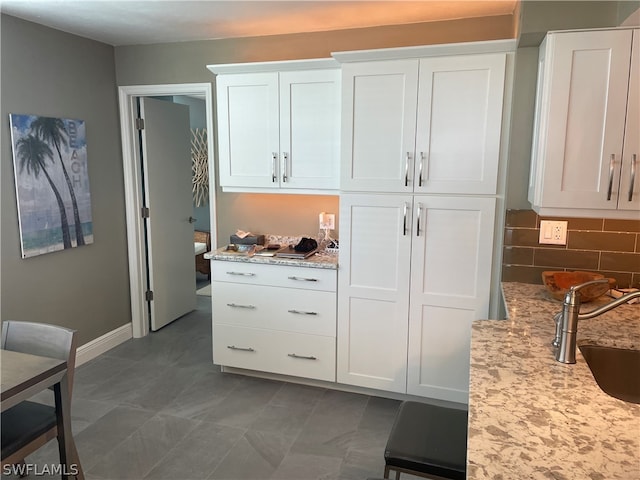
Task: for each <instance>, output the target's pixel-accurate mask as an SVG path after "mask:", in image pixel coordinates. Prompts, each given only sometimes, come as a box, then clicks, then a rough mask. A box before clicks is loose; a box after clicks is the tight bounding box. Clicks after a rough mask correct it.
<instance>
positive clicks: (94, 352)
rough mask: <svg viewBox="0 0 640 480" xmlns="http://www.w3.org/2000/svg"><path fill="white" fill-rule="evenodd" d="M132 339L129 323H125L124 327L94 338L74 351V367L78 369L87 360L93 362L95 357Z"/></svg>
mask: <svg viewBox="0 0 640 480" xmlns="http://www.w3.org/2000/svg"><path fill="white" fill-rule="evenodd" d="M132 337H133V328H132V326H131V324H130V323H127V324H126V325H123V326H121V327H118V328H116V329H115V330H111V331H110V332H107V333H105V334H104V335H102V336H101V337H98V338H95V339H93V340H91V341H90V342H87V343H85V344H84V345H81V346H80V347H78V350H77V351H76V367H79V366H80V365H82V364H83V363H86V362H88V361H89V360H93V359H94V358H96V357H97V356H99V355H102V354H103V353H104V352H107V351H109V350H111V349H112V348H114V347H117V346H118V345H120V344H121V343H123V342H126V341H127V340H129V339H130V338H132Z"/></svg>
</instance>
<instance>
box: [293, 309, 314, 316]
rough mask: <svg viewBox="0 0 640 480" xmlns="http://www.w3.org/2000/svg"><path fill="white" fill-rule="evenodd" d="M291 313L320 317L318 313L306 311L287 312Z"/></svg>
mask: <svg viewBox="0 0 640 480" xmlns="http://www.w3.org/2000/svg"><path fill="white" fill-rule="evenodd" d="M287 312H289V313H296V314H298V315H318V312H305V311H304V310H295V309H292V310H287Z"/></svg>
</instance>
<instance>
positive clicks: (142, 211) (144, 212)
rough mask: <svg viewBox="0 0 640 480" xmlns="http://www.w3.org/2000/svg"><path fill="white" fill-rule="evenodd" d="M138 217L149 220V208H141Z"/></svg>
mask: <svg viewBox="0 0 640 480" xmlns="http://www.w3.org/2000/svg"><path fill="white" fill-rule="evenodd" d="M140 215H142V218H149V207H142V208H141V209H140Z"/></svg>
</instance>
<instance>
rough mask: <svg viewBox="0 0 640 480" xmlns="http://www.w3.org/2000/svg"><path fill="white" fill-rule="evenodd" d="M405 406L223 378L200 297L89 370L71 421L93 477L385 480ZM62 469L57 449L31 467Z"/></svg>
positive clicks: (79, 377)
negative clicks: (391, 440) (394, 430)
mask: <svg viewBox="0 0 640 480" xmlns="http://www.w3.org/2000/svg"><path fill="white" fill-rule="evenodd" d="M398 404H399V402H397V401H395V400H389V399H385V398H378V397H372V396H366V395H359V394H353V393H346V392H340V391H336V390H331V389H324V388H316V387H309V386H302V385H297V384H291V383H285V382H280V381H272V380H264V379H258V378H252V377H245V376H241V375H233V374H228V373H221V372H220V368H219V367H217V366H214V365H213V364H212V360H211V297H206V296H198V310H196V311H194V312H192V313H190V314H188V315H186V316H184V317H182V318H181V319H179V320H177V321H175V322H173V323H171V324H170V325H168V326H166V327H165V328H163V329H162V330H160V331H159V332H155V333H152V334H151V335H149V336H147V337H145V338H142V339H132V340H129V341H127V342H125V343H123V344H122V345H120V346H118V347H116V348H114V349H112V350H110V351H109V352H107V353H105V354H103V355H101V356H100V357H98V358H95V359H94V360H92V361H90V362H88V363H86V364H84V365H82V366H80V367H79V368H78V369H77V372H76V376H75V382H74V392H73V405H72V416H73V431H74V436H75V440H76V444H77V447H78V450H79V453H80V458H81V461H82V465H83V468H84V471H85V475H86V477H87V478H88V479H113V480H119V479H180V480H200V479H243V480H244V479H283V480H284V479H296V480H304V479H309V480H311V479H326V480H329V479H358V480H363V479H366V478H368V477H381V476H382V473H383V467H384V460H383V451H384V446H385V443H386V440H387V437H388V434H389V430H390V428H391V425H392V422H393V419H394V415H395V412H396V409H397V407H398ZM57 460H58V455H57V442H55V440H54V441H52V442H49V444H48V445H47V446H46V447H44V448H42V449H40V450H39V451H38V452H36V453H35V454H33V455H32V456H30V457H29V458H27V459H26V461H27V463H36V462H37V463H39V464H41V465H43V464H52V463H57ZM32 478H42V477H40V476H38V477H36V476H33V475H32ZM404 478H405V476H403V479H404ZM407 478H409V477H407Z"/></svg>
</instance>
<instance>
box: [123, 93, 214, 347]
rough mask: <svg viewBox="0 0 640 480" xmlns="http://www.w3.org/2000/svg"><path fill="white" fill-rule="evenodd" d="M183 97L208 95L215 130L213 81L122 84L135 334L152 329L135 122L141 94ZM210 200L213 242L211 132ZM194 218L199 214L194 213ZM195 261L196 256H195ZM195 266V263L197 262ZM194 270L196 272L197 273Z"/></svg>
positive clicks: (210, 144)
mask: <svg viewBox="0 0 640 480" xmlns="http://www.w3.org/2000/svg"><path fill="white" fill-rule="evenodd" d="M167 96H170V97H179V98H192V97H199V98H202V99H204V107H205V118H206V129H207V132H213V113H212V111H213V110H212V106H213V100H212V88H211V84H209V83H202V84H174V85H139V86H125V87H120V88H119V102H120V121H121V135H122V150H123V167H124V180H125V197H126V198H125V204H126V207H125V208H126V221H127V245H128V253H129V282H130V294H131V318H132V327H133V336H134V337H136V338H138V337H143V336H145V335H147V334H148V333H149V312H148V308H147V301H146V298H145V294H146V291H147V278H148V274H147V267H146V248H145V230H144V229H145V223H144V219H143V218H142V213H141V212H142V207H143V206H144V203H143V189H142V185H143V179H142V178H141V175H142V173H141V169H140V168H139V160H140V159H139V151H138V142H137V138H136V129H135V122H136V120H135V119H136V118H137V106H136V103H137V98H138V97H167ZM206 142H207V147H208V148H207V151H208V172H209V173H208V176H209V185H210V186H211V188H209V199H208V200H209V201H208V218H203V216H202V215H200V217H201V221H202V224H201V225H200V227H199V228H200V229H203V228H207V227H203V226H202V225H207V223H208V228H209V232H210V244H211V245H216V244H217V240H216V228H215V218H216V204H215V188H214V185H215V178H214V163H215V162H214V154H213V151H214V146H213V143H214V142H213V135H211V134H210V135H207V141H206ZM194 218H198V217H197V216H195V215H194ZM194 261H195V260H194ZM194 268H195V265H194ZM195 274H196V273H195V271H194V275H195Z"/></svg>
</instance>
